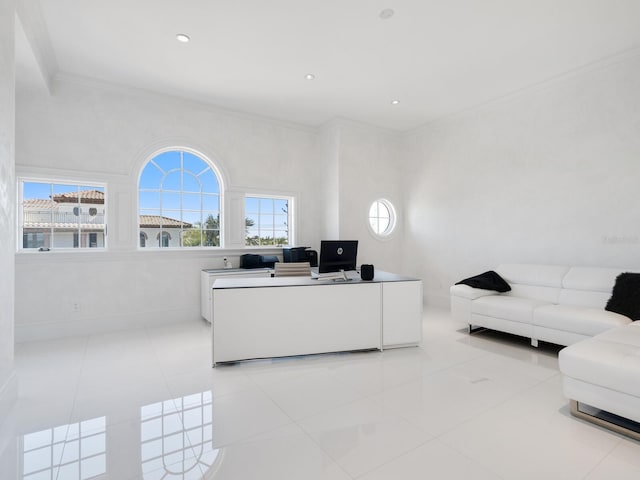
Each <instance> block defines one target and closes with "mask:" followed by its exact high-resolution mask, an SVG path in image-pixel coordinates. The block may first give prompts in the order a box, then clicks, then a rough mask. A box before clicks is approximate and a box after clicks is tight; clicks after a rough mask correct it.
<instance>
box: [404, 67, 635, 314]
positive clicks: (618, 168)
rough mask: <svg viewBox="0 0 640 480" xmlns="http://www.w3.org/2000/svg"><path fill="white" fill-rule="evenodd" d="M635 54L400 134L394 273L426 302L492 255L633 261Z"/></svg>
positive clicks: (444, 300)
mask: <svg viewBox="0 0 640 480" xmlns="http://www.w3.org/2000/svg"><path fill="white" fill-rule="evenodd" d="M638 85H640V58H638V57H635V58H626V59H623V60H621V61H619V62H617V63H615V62H614V63H610V64H608V65H600V66H598V67H597V68H596V67H594V68H591V69H590V70H588V71H582V72H579V73H576V74H574V75H571V76H568V77H566V78H564V79H561V80H558V81H555V82H553V83H550V84H548V85H545V86H543V87H540V88H538V89H537V90H534V91H529V92H525V93H522V94H520V95H517V96H515V97H513V98H511V99H507V100H502V101H499V102H493V103H491V104H489V105H486V106H484V107H483V108H478V109H475V110H472V111H469V112H467V113H463V114H459V115H456V116H454V117H451V118H449V119H445V120H442V121H439V122H435V123H432V124H430V125H428V126H426V127H424V128H422V129H420V130H418V131H415V132H412V133H410V134H407V135H406V136H405V138H404V141H403V145H404V149H405V151H404V154H403V155H404V157H405V160H406V162H405V171H404V173H403V184H404V186H405V188H406V194H405V203H406V205H407V206H408V210H407V214H406V219H405V226H406V238H407V242H406V244H405V245H406V250H405V253H406V255H405V258H404V265H405V271H407V272H411V273H413V274H416V275H418V276H420V277H421V278H423V279H424V282H425V293H426V298H427V302H430V303H434V304H441V305H447V304H448V288H449V286H450V285H451V284H453V283H455V282H456V281H458V280H460V279H462V278H464V277H466V276H469V275H472V274H477V273H480V272H482V271H485V270H488V269H492V268H495V267H496V266H497V265H498V264H499V263H504V262H523V263H525V262H532V263H552V264H567V265H597V266H616V267H626V268H639V267H640V255H639V254H638V253H639V249H640V208H638V205H639V203H640V188H639V187H638V185H639V181H640V88H638Z"/></svg>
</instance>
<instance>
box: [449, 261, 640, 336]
mask: <svg viewBox="0 0 640 480" xmlns="http://www.w3.org/2000/svg"><path fill="white" fill-rule="evenodd" d="M624 271H627V270H622V269H615V268H597V267H568V266H558V265H526V264H504V265H500V266H499V267H498V268H496V272H498V274H499V275H500V276H501V277H502V278H504V279H505V280H506V281H507V283H509V285H510V286H511V291H510V292H506V293H498V292H495V291H491V290H482V289H477V288H472V287H469V286H467V285H453V286H452V287H451V289H450V293H451V314H452V316H453V318H454V319H456V320H458V321H460V322H464V323H466V324H468V325H469V329H470V331H471V330H472V329H473V328H474V327H485V328H489V329H492V330H500V331H504V332H508V333H512V334H515V335H521V336H524V337H528V338H530V339H531V344H532V345H533V346H537V345H538V341H539V340H542V341H546V342H551V343H555V344H559V345H571V344H574V343H576V342H579V341H580V340H584V339H587V338H591V337H593V336H594V335H597V334H599V333H601V332H604V331H606V330H610V329H611V328H614V327H618V326H622V325H627V324H629V323H631V319H630V318H628V317H626V316H624V315H620V314H618V313H614V312H609V311H606V310H605V309H604V307H605V305H606V303H607V301H608V300H609V298H610V297H611V291H612V289H613V286H614V284H615V279H616V277H617V276H618V275H619V274H620V273H622V272H624Z"/></svg>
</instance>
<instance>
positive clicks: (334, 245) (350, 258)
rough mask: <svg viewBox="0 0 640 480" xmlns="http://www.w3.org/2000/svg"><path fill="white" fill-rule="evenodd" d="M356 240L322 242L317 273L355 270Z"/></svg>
mask: <svg viewBox="0 0 640 480" xmlns="http://www.w3.org/2000/svg"><path fill="white" fill-rule="evenodd" d="M357 253H358V241H357V240H322V241H321V242H320V262H319V264H318V273H329V272H339V271H340V270H344V271H348V270H355V269H356V255H357Z"/></svg>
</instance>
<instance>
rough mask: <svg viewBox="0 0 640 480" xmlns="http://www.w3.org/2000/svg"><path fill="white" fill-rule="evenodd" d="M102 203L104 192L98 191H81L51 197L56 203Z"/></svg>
mask: <svg viewBox="0 0 640 480" xmlns="http://www.w3.org/2000/svg"><path fill="white" fill-rule="evenodd" d="M78 195H80V203H100V204H102V203H104V192H101V191H100V190H81V191H80V192H67V193H61V194H59V195H54V196H53V201H54V202H57V203H78Z"/></svg>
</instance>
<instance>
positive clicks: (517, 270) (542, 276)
mask: <svg viewBox="0 0 640 480" xmlns="http://www.w3.org/2000/svg"><path fill="white" fill-rule="evenodd" d="M496 271H497V272H498V273H499V274H500V276H501V277H502V278H504V279H505V280H506V281H507V282H508V283H509V285H511V287H513V284H514V283H519V284H522V285H532V286H538V287H555V288H560V287H562V279H563V277H564V276H565V275H566V273H567V272H568V271H569V267H564V266H560V265H527V264H519V263H507V264H503V265H500V266H499V267H498V268H496Z"/></svg>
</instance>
